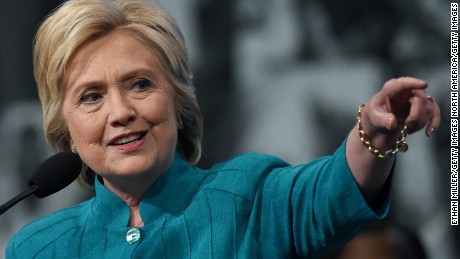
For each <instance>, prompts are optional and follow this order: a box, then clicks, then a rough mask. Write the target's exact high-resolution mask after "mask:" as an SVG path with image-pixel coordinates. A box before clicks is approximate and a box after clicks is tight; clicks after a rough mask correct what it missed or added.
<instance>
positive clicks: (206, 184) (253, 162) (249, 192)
mask: <svg viewBox="0 0 460 259" xmlns="http://www.w3.org/2000/svg"><path fill="white" fill-rule="evenodd" d="M289 166H290V165H289V164H288V163H286V162H285V161H283V160H281V159H280V158H278V157H275V156H272V155H267V154H262V153H245V154H241V155H238V156H235V157H234V158H232V159H230V160H227V161H224V162H220V163H217V164H215V165H214V166H212V167H211V168H210V169H209V170H206V171H204V174H205V175H206V177H205V180H204V181H203V184H202V185H201V189H208V190H218V191H225V192H230V193H233V194H236V195H239V196H243V197H245V198H247V199H253V198H254V196H255V192H256V190H257V188H258V185H259V182H260V181H261V180H262V179H263V178H264V177H266V175H267V174H269V173H270V172H271V171H272V170H273V169H275V168H283V167H289Z"/></svg>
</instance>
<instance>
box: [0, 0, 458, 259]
mask: <svg viewBox="0 0 460 259" xmlns="http://www.w3.org/2000/svg"><path fill="white" fill-rule="evenodd" d="M61 2H62V1H58V0H47V1H28V0H16V1H2V8H1V11H0V12H1V15H0V33H1V35H2V36H1V37H0V143H1V144H2V145H1V146H0V203H4V202H6V201H7V200H9V199H10V198H12V197H13V196H14V195H16V194H18V193H19V192H20V191H22V190H23V189H24V188H25V187H26V185H27V179H28V177H29V175H30V174H31V173H32V172H33V170H34V169H35V168H36V166H37V165H38V164H40V163H41V161H43V160H44V159H45V158H47V157H48V156H49V155H51V151H50V149H49V148H48V147H47V145H46V143H45V141H44V137H43V133H42V128H41V108H40V104H39V101H38V98H37V91H36V88H35V82H34V79H33V70H32V45H33V37H34V34H35V31H36V29H37V28H38V25H39V23H40V21H42V19H43V18H44V17H45V16H46V14H48V13H49V12H50V11H51V10H52V9H54V8H55V7H56V6H58V5H59V4H60V3H61ZM159 2H160V3H161V5H162V6H163V7H164V8H166V9H167V10H168V11H169V12H170V13H171V14H172V16H173V17H174V18H175V19H176V21H177V22H178V24H179V26H180V27H181V29H182V31H183V33H184V35H185V38H186V39H187V46H188V49H189V56H190V61H191V63H192V67H193V70H194V75H195V85H196V88H197V95H198V98H199V103H200V106H201V108H202V112H203V115H204V122H205V128H204V131H205V133H204V134H205V135H204V141H203V146H204V156H203V159H202V161H201V166H202V167H209V166H210V165H211V164H213V163H215V162H217V161H221V160H225V159H228V158H230V157H231V156H234V155H235V154H238V153H242V152H248V151H257V152H264V153H270V154H274V155H277V156H279V157H281V158H283V159H285V160H286V161H288V162H290V163H293V164H297V163H301V162H307V161H310V160H311V159H313V158H315V157H318V156H323V155H327V154H329V153H331V152H333V151H334V150H335V149H336V148H337V147H338V145H340V143H341V142H342V141H343V139H344V138H345V137H346V135H347V134H348V131H349V130H350V129H351V128H352V127H353V125H354V124H355V122H356V119H355V117H356V113H357V107H358V105H359V104H360V103H363V102H366V101H367V100H368V99H369V97H370V96H372V95H373V94H374V93H375V92H377V91H378V90H379V88H380V87H381V86H382V85H383V83H384V82H385V81H386V80H388V79H390V78H393V77H399V76H415V77H419V78H421V79H423V80H425V81H427V82H429V83H430V89H429V91H430V93H432V95H433V96H434V98H435V99H436V100H437V101H438V103H439V104H440V106H441V109H442V110H443V118H444V122H443V124H442V127H441V128H440V130H439V131H438V132H437V134H436V136H435V137H433V138H431V139H427V138H426V137H425V136H424V134H423V133H418V134H415V135H413V136H410V137H409V139H408V142H409V148H410V149H409V152H408V153H406V154H404V155H401V156H399V158H398V165H397V173H396V175H395V178H394V184H393V186H394V188H393V191H392V199H393V201H392V202H393V204H392V208H391V218H392V219H394V220H396V221H397V222H398V223H399V224H402V225H404V226H405V227H407V228H408V229H410V230H412V231H413V232H414V233H416V234H417V235H418V236H419V238H420V240H421V243H422V245H423V246H424V248H425V249H426V251H427V254H428V257H429V258H447V259H449V258H459V255H460V251H459V247H458V246H455V245H454V244H455V243H458V241H459V240H460V238H459V236H460V233H459V232H460V231H459V228H458V227H451V226H450V214H449V213H450V208H449V206H450V196H449V191H450V189H449V188H450V185H449V183H450V173H449V172H450V169H449V165H450V160H449V157H450V153H449V148H450V146H449V145H450V142H449V130H450V128H449V127H450V125H449V123H448V120H449V117H448V116H449V112H448V111H449V108H450V105H449V102H450V94H449V93H450V62H449V61H450V59H449V57H450V2H448V1H443V0H439V1H431V0H419V1H415V0H408V1H396V0H375V1H364V0H350V1H339V0H323V1H307V0H249V1H248V0H234V1H231V0H219V1H217V0H162V1H159ZM88 197H90V194H89V193H88V192H86V191H85V190H83V189H81V188H80V187H78V186H77V185H76V184H73V185H72V186H70V187H68V188H66V189H65V190H64V191H61V192H60V193H59V194H55V195H53V196H51V197H49V198H46V199H43V200H38V199H36V198H35V197H31V198H28V199H27V200H25V201H23V202H22V203H21V204H18V205H17V206H16V207H14V208H12V209H11V210H10V211H8V212H6V213H5V214H4V215H2V216H0V227H1V231H0V251H4V249H5V246H6V244H7V242H8V240H9V238H10V236H11V235H12V234H13V233H14V232H15V231H17V230H18V229H19V228H20V227H21V226H23V225H24V224H26V223H27V222H29V221H30V220H32V219H35V218H37V217H40V216H43V215H46V214H49V213H50V212H53V211H56V210H58V209H61V208H63V207H66V206H70V205H72V204H76V203H78V202H80V201H82V200H84V199H87V198H88ZM2 256H4V252H0V258H1V257H2Z"/></svg>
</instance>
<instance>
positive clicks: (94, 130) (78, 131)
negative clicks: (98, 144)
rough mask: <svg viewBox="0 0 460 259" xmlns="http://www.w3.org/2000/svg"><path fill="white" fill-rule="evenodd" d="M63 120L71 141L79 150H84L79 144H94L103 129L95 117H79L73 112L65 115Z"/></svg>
mask: <svg viewBox="0 0 460 259" xmlns="http://www.w3.org/2000/svg"><path fill="white" fill-rule="evenodd" d="M64 119H65V122H66V123H67V127H68V130H69V133H70V137H71V139H72V140H73V141H74V142H75V144H76V145H77V147H79V148H84V146H82V145H81V144H91V143H94V142H95V141H96V140H97V139H99V136H100V134H101V132H103V128H101V127H100V125H99V124H100V123H98V119H97V116H91V115H90V116H88V115H81V114H79V113H78V112H75V111H73V112H68V113H67V114H65V115H64ZM79 144H80V145H79Z"/></svg>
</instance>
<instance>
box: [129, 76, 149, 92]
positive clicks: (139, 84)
mask: <svg viewBox="0 0 460 259" xmlns="http://www.w3.org/2000/svg"><path fill="white" fill-rule="evenodd" d="M151 87H152V82H150V81H149V80H147V79H139V80H136V81H135V82H134V85H133V88H134V89H136V90H138V91H139V92H143V91H146V90H149V89H150V88H151Z"/></svg>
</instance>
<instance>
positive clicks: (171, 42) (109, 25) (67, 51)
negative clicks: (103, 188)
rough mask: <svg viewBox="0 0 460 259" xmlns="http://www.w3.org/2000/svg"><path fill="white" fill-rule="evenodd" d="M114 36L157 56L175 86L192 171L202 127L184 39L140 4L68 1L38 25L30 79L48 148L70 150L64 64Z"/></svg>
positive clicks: (83, 178)
mask: <svg viewBox="0 0 460 259" xmlns="http://www.w3.org/2000/svg"><path fill="white" fill-rule="evenodd" d="M114 30H127V31H130V32H131V33H133V34H134V35H136V37H139V38H140V39H141V40H143V41H144V42H145V43H146V45H148V46H150V47H151V48H152V51H153V52H154V53H157V54H158V55H159V58H160V60H161V63H162V66H163V69H164V71H165V72H166V74H167V77H168V79H169V80H170V81H171V82H172V84H173V86H174V91H175V105H176V113H177V118H178V120H179V124H180V125H182V127H181V129H179V130H178V142H179V147H180V151H181V152H182V154H183V156H184V158H185V159H186V160H187V161H188V162H189V163H190V164H192V165H195V164H196V163H198V161H199V159H200V157H201V139H202V132H203V125H202V116H201V112H200V109H199V107H198V103H197V101H196V95H195V88H194V86H193V82H192V72H191V70H190V67H189V64H188V58H187V50H186V48H185V42H184V39H183V36H182V34H181V32H180V30H179V28H178V27H177V26H176V24H175V22H174V20H173V19H172V18H171V17H170V16H169V15H168V14H167V13H166V12H165V11H164V10H162V9H161V8H159V7H158V6H155V5H152V4H150V3H147V2H143V1H139V0H120V1H114V2H113V1H109V0H70V1H67V2H65V3H63V4H62V5H61V6H60V7H58V8H57V9H56V10H55V11H54V12H52V13H51V14H50V15H49V16H48V17H47V18H46V19H45V20H44V22H43V23H42V24H41V26H40V28H39V29H38V32H37V34H36V38H35V46H34V75H35V80H36V82H37V87H38V91H39V96H40V100H41V103H42V108H43V126H44V132H45V137H46V140H47V142H48V144H49V145H50V146H51V147H52V148H53V149H54V150H55V151H57V152H60V151H69V150H71V143H70V135H69V131H68V129H67V125H66V123H65V121H64V119H63V116H62V102H63V94H64V88H65V87H64V86H63V78H64V74H65V68H66V65H67V62H68V61H69V59H70V58H71V56H72V55H73V54H74V53H75V52H76V51H77V50H78V48H79V47H80V46H81V45H82V44H84V43H86V42H88V41H90V40H93V39H96V38H99V37H102V36H104V35H107V34H108V33H110V32H112V31H114ZM94 177H95V175H94V172H92V171H91V170H82V173H81V174H80V177H79V179H78V180H79V182H80V183H82V184H83V185H86V186H87V187H92V186H93V185H94V182H93V181H94Z"/></svg>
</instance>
